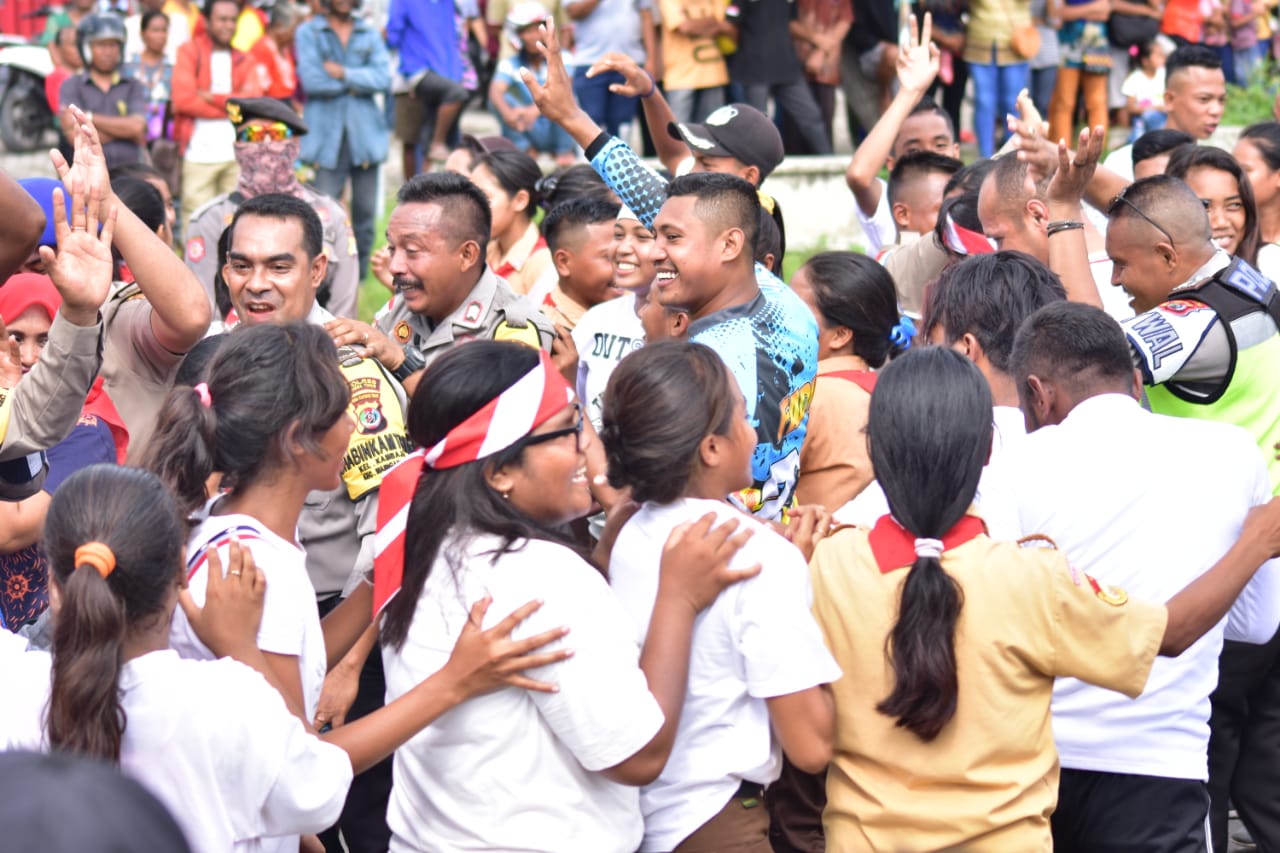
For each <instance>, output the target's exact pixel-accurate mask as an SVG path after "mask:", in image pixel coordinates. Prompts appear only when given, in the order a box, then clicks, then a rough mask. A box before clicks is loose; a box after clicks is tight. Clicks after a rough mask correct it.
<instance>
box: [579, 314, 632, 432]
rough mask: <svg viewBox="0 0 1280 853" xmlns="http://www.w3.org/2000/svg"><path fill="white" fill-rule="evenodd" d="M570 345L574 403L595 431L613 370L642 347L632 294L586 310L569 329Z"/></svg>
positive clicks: (598, 425)
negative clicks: (574, 369)
mask: <svg viewBox="0 0 1280 853" xmlns="http://www.w3.org/2000/svg"><path fill="white" fill-rule="evenodd" d="M573 345H574V346H575V347H577V348H578V399H579V400H582V401H583V404H584V405H585V406H586V410H587V417H588V418H590V419H591V424H592V425H593V426H594V427H595V428H596V429H597V430H598V429H600V413H601V400H602V398H603V397H604V386H605V385H607V384H608V382H609V377H610V376H611V375H612V374H613V369H614V368H615V367H617V366H618V362H620V361H622V357H623V356H624V355H626V354H627V353H629V352H632V351H634V350H638V349H640V347H642V346H644V326H642V325H641V324H640V318H639V317H638V316H636V297H635V294H634V293H624V294H623V295H622V296H619V297H618V298H617V299H610V300H609V301H608V302H603V303H601V304H599V305H596V306H595V307H593V308H590V309H588V310H587V313H585V314H583V315H582V319H581V320H579V321H578V325H576V326H574V327H573Z"/></svg>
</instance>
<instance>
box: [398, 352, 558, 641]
mask: <svg viewBox="0 0 1280 853" xmlns="http://www.w3.org/2000/svg"><path fill="white" fill-rule="evenodd" d="M572 402H573V389H571V388H570V387H569V383H567V382H565V381H564V377H562V376H561V375H560V371H558V370H557V369H556V367H555V365H554V364H552V363H551V358H550V357H549V356H548V355H547V354H546V353H545V352H542V353H540V354H539V359H538V365H537V367H535V368H533V370H530V371H529V372H528V373H526V374H525V375H524V376H522V377H520V379H519V380H517V381H516V383H515V384H514V385H512V386H511V387H510V388H508V389H506V390H505V391H503V392H502V393H501V394H499V395H498V396H497V397H495V398H494V399H492V400H490V401H489V402H488V403H486V404H485V405H484V406H483V407H482V408H481V409H480V410H479V411H478V412H476V413H475V414H473V415H471V416H470V417H469V418H467V419H466V420H464V421H463V422H462V423H460V424H458V425H457V426H456V427H454V428H453V429H451V430H449V433H448V435H446V436H445V437H444V438H442V439H440V441H438V442H437V443H436V444H435V445H434V446H433V447H430V448H424V449H421V450H418V451H416V452H414V453H411V454H409V455H408V456H406V457H405V458H404V459H403V460H402V461H401V462H400V463H399V464H398V465H396V466H395V467H394V468H392V469H391V470H390V471H388V472H387V474H386V476H384V477H383V478H382V485H381V486H380V487H379V489H378V532H377V535H376V537H375V539H374V558H373V616H374V618H375V619H376V618H377V617H378V614H380V613H381V612H382V609H383V608H384V607H386V606H387V603H388V602H389V601H391V599H392V598H393V597H395V594H396V593H397V592H399V591H400V584H401V581H402V580H403V579H404V541H405V539H404V531H405V523H406V522H407V520H408V518H409V504H410V503H411V502H412V501H413V494H414V492H415V491H417V488H418V480H419V478H420V477H421V476H422V473H423V468H455V467H457V466H458V465H464V464H466V463H468V462H474V461H475V460H477V459H483V458H484V457H486V456H491V455H493V454H494V453H497V452H499V451H501V450H506V449H507V448H508V447H510V446H511V445H513V444H515V443H516V442H517V441H519V440H520V439H522V438H524V437H525V436H526V435H528V434H529V433H531V432H532V431H533V430H535V429H536V428H538V427H539V426H541V425H542V424H544V423H546V422H547V421H548V420H550V419H551V418H552V417H554V416H555V414H556V413H557V412H559V411H560V410H561V409H563V408H564V407H565V406H566V405H568V404H569V403H572Z"/></svg>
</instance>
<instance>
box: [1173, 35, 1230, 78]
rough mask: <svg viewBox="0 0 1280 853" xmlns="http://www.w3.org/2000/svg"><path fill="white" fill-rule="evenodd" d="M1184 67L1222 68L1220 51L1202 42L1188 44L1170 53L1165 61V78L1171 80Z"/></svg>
mask: <svg viewBox="0 0 1280 853" xmlns="http://www.w3.org/2000/svg"><path fill="white" fill-rule="evenodd" d="M1184 68H1208V69H1210V70H1215V69H1220V68H1222V57H1220V56H1218V52H1217V51H1216V50H1213V49H1211V48H1208V47H1205V46H1204V45H1202V44H1188V45H1183V46H1182V47H1180V48H1178V49H1177V50H1175V51H1174V52H1173V53H1171V54H1169V58H1168V59H1166V60H1165V61H1164V79H1165V80H1170V79H1172V78H1173V75H1174V74H1176V73H1177V72H1179V71H1181V70H1182V69H1184Z"/></svg>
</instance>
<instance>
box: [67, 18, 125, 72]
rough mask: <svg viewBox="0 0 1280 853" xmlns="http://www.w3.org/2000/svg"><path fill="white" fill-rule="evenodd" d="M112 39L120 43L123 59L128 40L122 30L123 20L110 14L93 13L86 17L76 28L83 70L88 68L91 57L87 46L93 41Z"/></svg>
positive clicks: (77, 44)
mask: <svg viewBox="0 0 1280 853" xmlns="http://www.w3.org/2000/svg"><path fill="white" fill-rule="evenodd" d="M107 39H114V40H115V41H118V42H120V52H121V59H123V58H124V55H123V54H124V45H125V42H126V41H127V40H128V37H127V36H126V35H125V30H124V20H123V19H122V18H121V17H120V16H119V15H116V14H113V13H111V12H95V13H93V14H92V15H89V16H87V17H86V18H85V19H84V20H83V21H81V22H80V25H79V26H78V27H76V46H77V47H78V48H79V49H80V58H81V59H83V60H84V64H85V68H86V69H87V68H88V67H89V63H90V62H91V61H92V57H91V54H90V51H89V45H90V44H92V43H93V42H95V41H105V40H107Z"/></svg>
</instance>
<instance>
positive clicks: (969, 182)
mask: <svg viewBox="0 0 1280 853" xmlns="http://www.w3.org/2000/svg"><path fill="white" fill-rule="evenodd" d="M995 166H996V161H995V160H975V161H974V162H972V163H970V164H968V165H967V166H964V167H962V168H961V169H960V171H958V172H956V173H955V174H954V175H952V176H951V180H949V181H947V185H946V187H944V188H943V190H942V194H943V195H944V196H949V195H951V194H952V193H956V192H959V193H968V192H972V193H974V194H975V195H976V194H977V193H978V191H979V190H981V189H982V182H983V181H985V180H986V179H987V175H989V174H991V170H992V169H994V168H995Z"/></svg>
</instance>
